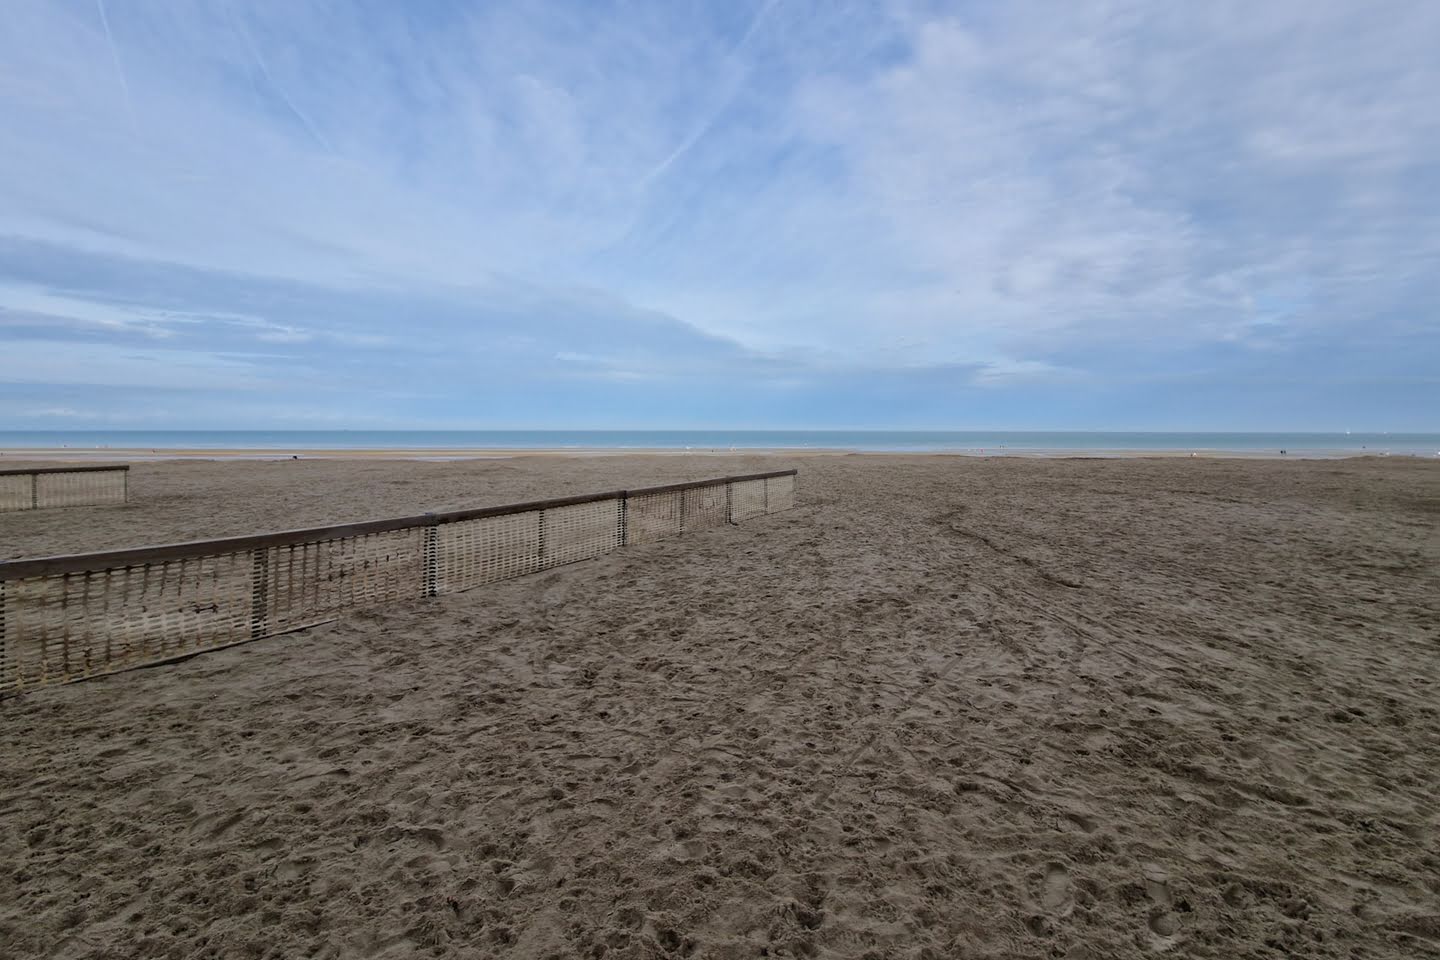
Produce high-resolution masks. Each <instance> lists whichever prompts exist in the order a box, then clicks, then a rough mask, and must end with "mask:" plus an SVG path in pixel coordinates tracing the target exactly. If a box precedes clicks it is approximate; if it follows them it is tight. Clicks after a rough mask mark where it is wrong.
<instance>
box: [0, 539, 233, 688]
mask: <svg viewBox="0 0 1440 960" xmlns="http://www.w3.org/2000/svg"><path fill="white" fill-rule="evenodd" d="M250 581H251V563H250V556H249V554H248V553H247V554H225V555H220V556H213V557H189V558H186V559H181V560H164V561H156V562H153V563H142V564H136V565H133V566H124V567H117V568H115V569H110V570H95V571H89V572H85V573H68V574H58V575H54V576H41V577H33V578H30V579H24V580H12V581H7V582H5V583H3V584H0V589H3V591H4V592H3V596H0V601H3V604H0V640H3V649H4V661H5V662H4V664H3V665H0V693H5V692H10V691H11V690H13V689H23V688H25V687H28V686H34V685H37V684H45V683H65V682H68V681H71V680H79V679H82V678H84V677H89V676H94V675H97V674H102V673H113V672H114V671H116V670H125V669H128V668H130V667H136V666H141V665H143V664H145V663H152V662H155V661H159V660H165V659H169V658H172V657H176V656H180V655H183V654H187V653H193V652H196V651H200V650H207V649H213V648H215V647H222V646H226V645H228V644H231V643H235V642H237V641H240V640H248V639H250V636H251V613H252V601H251V582H250Z"/></svg>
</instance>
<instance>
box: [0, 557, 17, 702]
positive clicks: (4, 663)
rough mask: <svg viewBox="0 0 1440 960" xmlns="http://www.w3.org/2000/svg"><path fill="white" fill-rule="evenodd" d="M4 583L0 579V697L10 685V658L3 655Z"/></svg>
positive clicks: (4, 651)
mask: <svg viewBox="0 0 1440 960" xmlns="http://www.w3.org/2000/svg"><path fill="white" fill-rule="evenodd" d="M5 583H6V581H4V580H0V698H3V697H4V696H5V691H6V690H7V689H9V686H10V660H9V659H8V658H7V657H6V656H5V654H6V652H7V651H6V649H5ZM17 686H18V684H17Z"/></svg>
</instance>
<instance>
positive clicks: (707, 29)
mask: <svg viewBox="0 0 1440 960" xmlns="http://www.w3.org/2000/svg"><path fill="white" fill-rule="evenodd" d="M1436 50H1440V4H1437V3H1435V2H1433V0H1414V2H1408V0H1388V2H1386V3H1382V4H1376V3H1373V2H1369V0H1356V2H1331V0H1267V2H1265V3H1254V2H1252V0H1245V2H1234V0H1209V2H1205V3H1157V2H1139V3H1131V2H1109V0H1104V2H1101V0H1066V2H1060V0H1055V2H1030V0H1011V2H1006V3H993V2H988V0H985V2H962V3H930V2H922V0H871V2H863V3H862V2H849V0H713V2H699V0H654V2H638V0H637V2H630V0H615V2H609V0H583V2H582V0H576V2H548V0H495V2H442V0H427V2H415V3H404V4H402V3H393V2H388V0H385V2H381V0H371V2H367V0H325V2H311V0H270V2H267V0H248V2H247V0H186V2H182V0H5V15H4V17H0V429H27V428H34V429H45V430H54V429H65V428H76V429H94V428H106V427H113V428H140V429H163V428H198V429H210V428H215V429H218V428H286V427H290V428H307V429H330V428H344V427H356V428H397V429H404V428H518V429H531V428H545V427H555V428H647V427H653V428H685V427H735V428H765V427H775V428H822V427H837V428H864V427H875V428H906V427H910V428H926V429H944V428H955V429H1025V428H1034V429H1078V430H1090V429H1094V430H1102V429H1140V430H1185V429H1193V430H1205V429H1215V430H1246V429H1252V430H1326V431H1328V430H1345V429H1354V430H1394V431H1403V430H1412V431H1423V430H1440V315H1437V303H1440V106H1437V104H1440V56H1436V54H1435V51H1436Z"/></svg>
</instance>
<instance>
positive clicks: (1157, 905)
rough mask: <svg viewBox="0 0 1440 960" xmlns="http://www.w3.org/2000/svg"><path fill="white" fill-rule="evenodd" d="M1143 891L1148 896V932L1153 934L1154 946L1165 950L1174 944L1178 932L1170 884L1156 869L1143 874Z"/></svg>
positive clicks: (1177, 920)
mask: <svg viewBox="0 0 1440 960" xmlns="http://www.w3.org/2000/svg"><path fill="white" fill-rule="evenodd" d="M1145 893H1146V895H1147V896H1148V897H1149V898H1150V904H1151V906H1150V919H1149V923H1148V925H1149V927H1150V932H1151V933H1152V934H1154V935H1155V937H1156V943H1155V946H1156V948H1157V949H1160V950H1167V949H1169V948H1170V947H1172V946H1174V943H1175V935H1176V934H1177V933H1179V932H1180V918H1179V917H1177V916H1175V914H1174V913H1173V912H1171V908H1172V907H1174V906H1175V897H1174V896H1173V895H1172V894H1171V893H1170V884H1169V882H1168V881H1167V880H1166V878H1165V875H1164V874H1163V873H1160V872H1158V871H1151V872H1147V873H1146V874H1145Z"/></svg>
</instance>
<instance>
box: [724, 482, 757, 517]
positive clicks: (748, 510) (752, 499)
mask: <svg viewBox="0 0 1440 960" xmlns="http://www.w3.org/2000/svg"><path fill="white" fill-rule="evenodd" d="M764 515H765V481H764V480H741V481H739V482H738V483H732V484H730V519H731V520H734V521H735V522H736V523H740V522H742V521H745V520H749V519H750V518H751V517H760V516H764Z"/></svg>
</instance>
